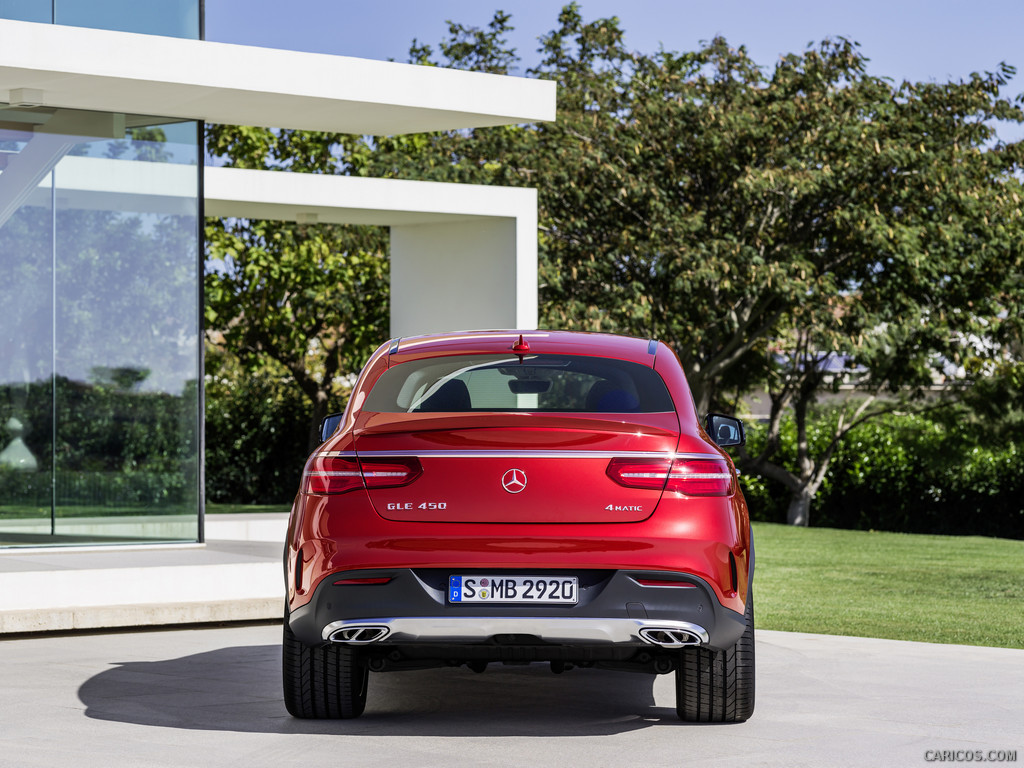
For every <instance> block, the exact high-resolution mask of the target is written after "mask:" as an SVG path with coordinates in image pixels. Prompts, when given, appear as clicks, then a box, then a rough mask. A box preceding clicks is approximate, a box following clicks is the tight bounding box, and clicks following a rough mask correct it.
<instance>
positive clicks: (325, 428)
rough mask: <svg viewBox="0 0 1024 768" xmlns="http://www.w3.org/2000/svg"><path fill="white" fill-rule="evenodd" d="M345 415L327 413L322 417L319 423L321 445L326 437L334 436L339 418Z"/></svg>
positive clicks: (339, 421) (339, 422)
mask: <svg viewBox="0 0 1024 768" xmlns="http://www.w3.org/2000/svg"><path fill="white" fill-rule="evenodd" d="M344 415H345V414H343V413H329V414H327V415H326V416H324V420H323V421H321V422H320V442H321V443H322V442H323V441H324V440H326V439H327V438H328V437H330V436H331V435H333V434H334V430H336V429H337V428H338V425H339V424H341V418H342V416H344Z"/></svg>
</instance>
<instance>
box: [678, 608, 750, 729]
mask: <svg viewBox="0 0 1024 768" xmlns="http://www.w3.org/2000/svg"><path fill="white" fill-rule="evenodd" d="M743 617H744V619H745V621H746V628H745V629H744V630H743V634H742V635H741V636H740V639H739V640H738V641H736V644H735V645H734V646H733V647H732V648H728V649H726V650H723V651H713V650H710V649H708V648H697V647H688V648H683V649H682V651H681V654H680V659H679V664H678V666H677V667H676V712H677V713H678V714H679V718H680V719H681V720H685V721H687V722H694V723H742V722H744V721H746V720H747V719H748V718H750V716H751V715H752V714H754V594H753V591H750V592H748V593H747V607H746V610H745V611H744V614H743Z"/></svg>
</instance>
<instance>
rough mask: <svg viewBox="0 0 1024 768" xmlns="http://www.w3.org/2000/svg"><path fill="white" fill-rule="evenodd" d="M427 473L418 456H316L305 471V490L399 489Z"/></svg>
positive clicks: (316, 491)
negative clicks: (424, 472)
mask: <svg viewBox="0 0 1024 768" xmlns="http://www.w3.org/2000/svg"><path fill="white" fill-rule="evenodd" d="M421 474H423V467H422V466H421V465H420V462H419V459H416V458H412V457H410V458H387V459H362V460H357V459H356V458H355V457H354V456H325V455H321V456H314V457H312V458H311V459H310V460H309V462H308V463H307V464H306V469H305V471H304V472H303V473H302V490H303V492H304V493H328V494H336V493H347V492H349V491H354V490H357V489H359V488H371V489H372V488H397V487H399V486H402V485H408V484H409V483H411V482H413V481H414V480H415V479H416V478H418V477H419V476H420V475H421Z"/></svg>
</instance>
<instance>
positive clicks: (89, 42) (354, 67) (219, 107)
mask: <svg viewBox="0 0 1024 768" xmlns="http://www.w3.org/2000/svg"><path fill="white" fill-rule="evenodd" d="M0 102H7V103H15V104H26V105H37V106H39V105H41V106H49V107H65V108H72V109H88V110H98V111H102V112H115V113H135V114H141V115H158V116H161V117H174V118H184V119H190V120H204V121H206V122H209V123H222V124H228V125H255V126H266V127H279V128H296V129H304V130H317V131H332V132H341V133H354V134H372V135H390V134H400V133H416V132H423V131H435V130H447V129H455V128H469V127H477V126H489V125H508V124H514V123H526V122H534V121H544V120H553V119H554V117H555V83H553V82H547V81H542V80H532V79H527V78H519V77H507V76H500V75H490V74H485V73H479V72H464V71H459V70H453V69H442V68H438V67H423V66H416V65H411V64H398V63H394V62H384V61H372V60H368V59H357V58H351V57H347V56H332V55H326V54H315V53H302V52H298V51H285V50H278V49H271V48H257V47H253V46H243V45H229V44H225V43H213V42H207V41H201V40H183V39H180V38H174V37H160V36H156V35H141V34H133V33H128V32H112V31H108V30H100V29H84V28H79V27H66V26H60V25H56V24H37V23H32V22H23V21H9V20H3V19H0Z"/></svg>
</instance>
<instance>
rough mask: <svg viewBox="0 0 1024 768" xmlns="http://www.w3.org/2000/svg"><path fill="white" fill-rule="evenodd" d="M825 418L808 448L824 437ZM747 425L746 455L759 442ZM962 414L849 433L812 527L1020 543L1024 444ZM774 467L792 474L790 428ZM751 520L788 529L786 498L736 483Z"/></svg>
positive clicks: (775, 487)
mask: <svg viewBox="0 0 1024 768" xmlns="http://www.w3.org/2000/svg"><path fill="white" fill-rule="evenodd" d="M833 424H834V418H833V417H832V416H831V415H830V414H827V413H826V414H823V415H822V416H821V417H820V418H819V419H817V420H816V421H815V423H814V425H813V428H812V429H811V430H810V439H811V444H812V446H813V445H815V444H817V445H821V444H822V443H823V442H824V441H825V440H826V439H827V436H828V435H829V433H830V431H831V428H832V425H833ZM764 431H765V430H764V427H763V426H762V425H756V424H755V425H751V429H750V450H751V451H757V450H758V448H759V446H760V445H763V441H764ZM1022 437H1024V436H1022V434H1021V430H1020V429H1019V427H1018V428H1013V427H1012V426H1010V427H1007V426H1006V425H1004V427H1003V428H1002V429H996V428H992V427H991V426H986V425H984V424H981V423H979V422H977V421H975V420H974V419H973V418H971V417H970V415H969V414H967V413H966V412H964V411H959V410H958V411H953V412H950V413H947V414H945V415H942V416H933V417H928V416H923V415H914V414H902V415H887V416H883V417H879V418H878V419H875V420H873V421H869V422H867V423H865V424H863V425H861V426H860V427H857V428H856V429H855V430H854V431H852V432H851V433H850V434H849V435H848V436H847V438H846V439H845V440H844V442H843V443H842V445H841V446H840V448H839V450H838V451H837V452H836V455H835V457H834V458H833V460H832V463H831V466H830V467H829V471H828V474H827V476H826V479H825V482H824V484H823V486H822V488H821V491H820V492H819V493H818V496H817V498H816V499H815V501H814V504H813V505H812V508H811V525H814V526H821V527H831V528H848V529H856V530H884V531H899V532H905V533H938V534H975V535H983V536H999V537H1004V538H1014V539H1024V461H1022V459H1024V439H1022ZM782 438H783V440H782V453H781V463H782V464H783V465H784V466H786V467H787V468H789V469H790V470H793V469H794V468H795V454H796V451H795V439H796V432H795V428H794V427H793V424H792V423H791V422H790V423H787V424H786V425H785V426H784V429H783V435H782ZM742 482H743V487H744V493H745V494H746V496H747V502H748V504H749V505H750V509H751V515H752V516H753V518H754V519H756V520H764V521H770V522H785V519H786V507H787V505H788V503H789V494H788V491H786V489H785V488H784V487H783V486H782V485H781V484H778V483H774V482H772V481H769V480H766V479H764V478H761V477H756V476H750V475H746V476H744V477H743V478H742Z"/></svg>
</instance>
